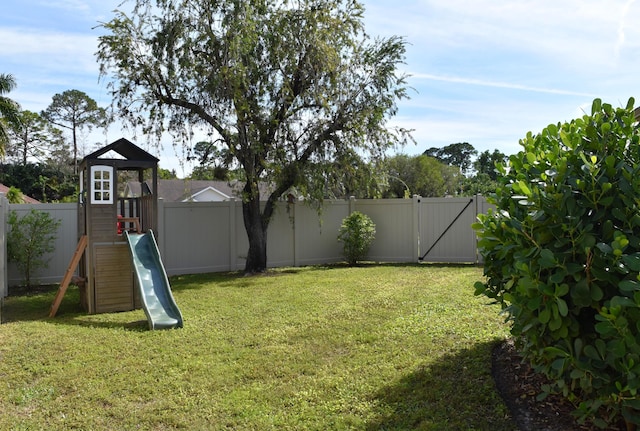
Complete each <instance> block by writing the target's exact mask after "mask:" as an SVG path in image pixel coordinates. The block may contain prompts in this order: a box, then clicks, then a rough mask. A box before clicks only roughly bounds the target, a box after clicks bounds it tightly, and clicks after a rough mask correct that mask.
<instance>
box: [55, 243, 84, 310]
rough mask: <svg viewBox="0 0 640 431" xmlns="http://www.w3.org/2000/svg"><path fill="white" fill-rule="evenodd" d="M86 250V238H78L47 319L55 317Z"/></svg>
mask: <svg viewBox="0 0 640 431" xmlns="http://www.w3.org/2000/svg"><path fill="white" fill-rule="evenodd" d="M86 248H87V236H86V235H82V236H81V237H80V241H78V247H76V252H75V253H74V254H73V257H72V258H71V262H70V263H69V267H68V268H67V272H65V274H64V277H63V278H62V283H60V287H59V288H58V293H56V297H55V298H54V300H53V304H51V311H50V312H49V317H55V315H56V313H57V312H58V307H60V303H61V302H62V297H63V296H64V294H65V293H66V292H67V287H69V283H70V282H71V277H72V276H73V273H74V272H75V271H76V268H77V267H78V263H80V258H81V257H82V253H84V250H85V249H86Z"/></svg>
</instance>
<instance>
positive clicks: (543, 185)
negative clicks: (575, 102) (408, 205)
mask: <svg viewBox="0 0 640 431" xmlns="http://www.w3.org/2000/svg"><path fill="white" fill-rule="evenodd" d="M633 103H634V100H633V99H630V100H629V102H628V104H627V107H626V108H624V109H623V108H613V107H612V106H611V105H609V104H603V103H602V102H601V101H600V100H598V99H596V100H595V101H594V102H593V105H592V113H591V115H585V116H583V117H582V118H580V119H576V120H573V121H571V122H569V123H564V124H558V125H550V126H548V127H547V128H546V129H544V130H543V131H542V133H540V134H538V135H533V134H531V133H529V134H528V135H527V136H526V138H524V139H522V140H521V141H520V144H521V146H522V147H523V149H522V151H520V152H519V153H518V154H516V155H514V156H511V157H510V159H509V162H508V166H500V167H499V168H498V169H499V170H500V177H501V179H500V181H501V185H500V187H499V188H498V189H497V190H496V193H495V195H494V196H493V198H492V200H493V203H495V205H496V210H495V211H491V212H489V213H488V214H487V215H484V216H480V218H479V219H480V220H479V223H476V224H475V225H474V227H475V229H476V230H477V232H478V235H479V238H480V239H479V247H480V252H481V254H482V256H483V257H484V261H485V264H484V272H485V275H486V280H485V282H484V283H476V293H477V294H485V295H487V296H488V297H490V298H494V299H495V300H496V301H497V302H499V303H500V304H501V305H502V307H503V309H504V310H505V311H506V312H507V315H508V318H509V319H510V321H511V323H512V329H511V332H512V334H513V335H514V336H515V338H516V339H517V341H518V342H519V347H520V349H521V352H522V353H523V355H524V356H525V358H526V359H527V360H529V361H530V362H531V364H532V365H533V366H534V368H535V369H536V370H537V371H538V372H542V373H544V374H546V375H547V376H548V377H549V378H550V379H551V380H552V382H553V384H552V385H550V386H548V387H546V388H545V389H546V391H547V392H559V393H562V394H564V395H565V396H566V397H567V398H568V399H570V400H571V401H572V402H574V404H575V405H576V407H577V412H576V413H577V415H578V416H579V418H580V419H581V420H582V419H586V418H591V419H592V420H593V421H594V423H596V424H597V425H598V426H600V427H607V425H608V424H611V423H613V422H614V421H616V420H618V419H619V418H620V415H622V416H623V417H624V419H625V420H626V422H627V424H629V425H630V427H633V425H632V424H640V394H639V393H638V391H639V390H640V129H639V127H638V123H637V122H636V120H635V118H634V113H633Z"/></svg>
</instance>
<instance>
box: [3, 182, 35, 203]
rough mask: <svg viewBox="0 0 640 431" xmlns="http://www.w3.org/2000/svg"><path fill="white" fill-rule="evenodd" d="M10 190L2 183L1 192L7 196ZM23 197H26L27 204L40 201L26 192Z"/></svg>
mask: <svg viewBox="0 0 640 431" xmlns="http://www.w3.org/2000/svg"><path fill="white" fill-rule="evenodd" d="M8 191H9V187H7V186H5V185H4V184H2V183H0V193H1V194H3V195H5V196H7V192H8ZM22 199H24V203H25V204H39V203H40V201H39V200H37V199H34V198H32V197H29V196H27V195H25V194H23V195H22Z"/></svg>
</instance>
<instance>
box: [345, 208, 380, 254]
mask: <svg viewBox="0 0 640 431" xmlns="http://www.w3.org/2000/svg"><path fill="white" fill-rule="evenodd" d="M375 237H376V225H375V224H374V223H373V221H372V220H371V218H369V216H367V215H366V214H363V213H361V212H359V211H354V212H352V213H351V214H350V215H349V216H348V217H346V218H345V219H344V220H342V225H341V226H340V233H339V234H338V241H342V242H343V243H344V257H345V259H346V261H347V263H348V264H349V265H352V266H353V265H355V264H356V263H358V261H360V260H363V259H364V258H365V257H367V253H369V247H370V246H371V243H372V242H373V240H374V239H375Z"/></svg>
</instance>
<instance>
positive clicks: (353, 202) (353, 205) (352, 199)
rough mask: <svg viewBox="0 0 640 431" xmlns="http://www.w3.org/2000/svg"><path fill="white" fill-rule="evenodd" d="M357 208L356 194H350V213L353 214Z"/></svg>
mask: <svg viewBox="0 0 640 431" xmlns="http://www.w3.org/2000/svg"><path fill="white" fill-rule="evenodd" d="M355 210H356V197H355V196H349V214H348V215H351V213H353V212H354V211H355Z"/></svg>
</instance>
